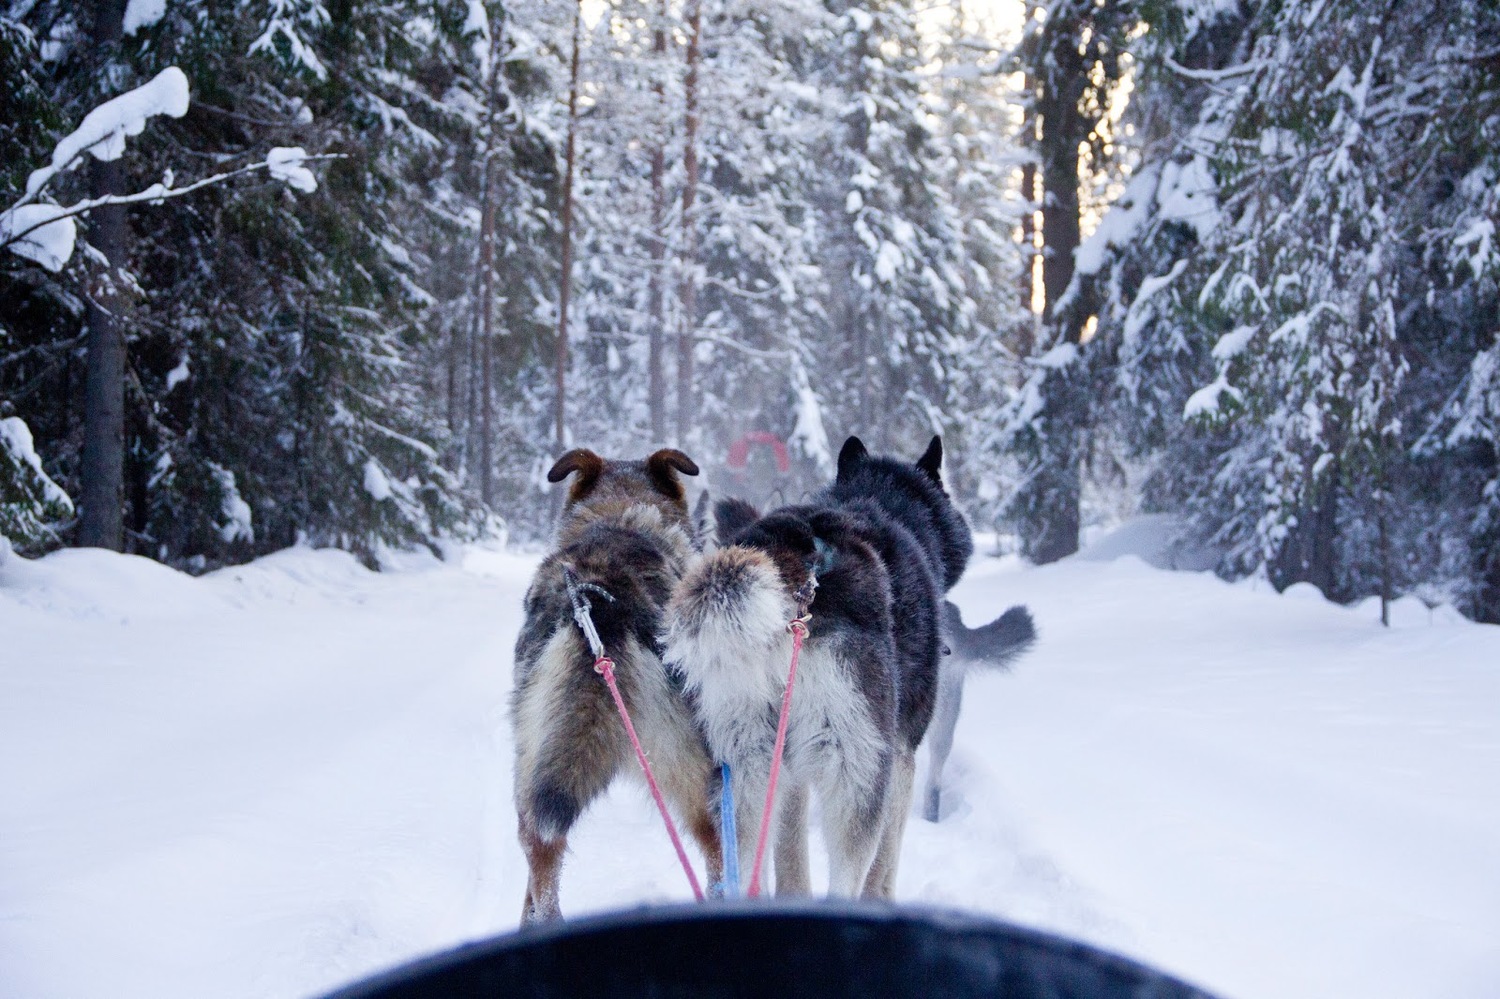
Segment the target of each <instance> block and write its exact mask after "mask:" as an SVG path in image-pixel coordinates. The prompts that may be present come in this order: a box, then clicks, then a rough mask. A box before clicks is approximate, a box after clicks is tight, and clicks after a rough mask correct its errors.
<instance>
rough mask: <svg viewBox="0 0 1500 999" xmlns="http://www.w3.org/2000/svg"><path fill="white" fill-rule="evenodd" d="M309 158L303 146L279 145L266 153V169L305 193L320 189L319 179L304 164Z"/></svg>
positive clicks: (273, 175) (289, 185) (278, 178)
mask: <svg viewBox="0 0 1500 999" xmlns="http://www.w3.org/2000/svg"><path fill="white" fill-rule="evenodd" d="M306 160H307V150H305V149H303V148H302V147H301V146H277V147H276V148H274V149H272V150H271V151H270V152H269V153H267V154H266V169H267V170H269V171H271V176H272V177H275V178H276V179H277V180H281V181H285V182H286V184H287V186H288V187H295V188H296V189H297V190H299V191H301V192H303V193H304V194H311V193H312V192H313V191H316V190H317V189H318V179H317V178H316V177H314V176H313V172H312V171H311V170H309V169H308V168H307V167H305V166H303V165H302V164H303V163H304V162H305V161H306Z"/></svg>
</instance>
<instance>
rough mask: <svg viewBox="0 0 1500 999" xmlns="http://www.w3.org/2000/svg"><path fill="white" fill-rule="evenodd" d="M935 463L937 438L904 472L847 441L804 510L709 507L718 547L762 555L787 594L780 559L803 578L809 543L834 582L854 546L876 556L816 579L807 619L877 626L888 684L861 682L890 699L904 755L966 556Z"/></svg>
mask: <svg viewBox="0 0 1500 999" xmlns="http://www.w3.org/2000/svg"><path fill="white" fill-rule="evenodd" d="M941 460H942V447H941V444H940V443H939V442H938V441H937V439H936V438H934V443H933V444H931V445H929V447H928V449H927V453H926V454H924V455H923V456H922V458H921V460H920V461H919V462H918V463H917V464H916V465H912V464H906V463H903V462H900V461H897V460H894V459H891V458H878V457H872V456H871V455H870V453H869V451H868V450H866V448H865V446H864V444H863V442H861V441H860V439H859V438H858V437H850V438H849V439H848V441H846V442H845V443H844V447H843V449H842V450H841V451H840V452H839V460H838V477H837V479H836V480H835V482H834V483H833V484H832V485H831V486H829V487H828V488H827V489H825V490H823V491H822V492H821V493H819V494H818V495H817V496H815V497H814V498H813V502H812V503H810V504H807V505H805V506H795V507H783V508H782V509H780V510H777V511H774V512H773V513H771V514H768V515H767V516H766V517H764V518H761V519H760V520H758V521H757V520H753V518H754V516H755V510H754V508H753V507H751V506H750V505H749V504H747V503H745V502H743V501H741V500H721V501H720V502H719V503H718V504H717V505H716V507H715V509H714V513H715V518H716V520H717V522H718V526H719V540H720V543H721V544H726V545H727V544H738V545H749V546H751V547H755V548H760V549H762V550H764V551H766V552H767V553H769V554H770V555H771V556H772V557H773V558H775V559H776V560H777V564H778V566H780V567H781V569H782V575H783V578H784V580H785V581H786V583H787V585H788V587H789V588H791V589H795V588H796V587H797V586H798V585H800V583H801V579H800V578H797V573H796V572H795V570H794V569H793V568H792V561H793V558H791V557H789V556H794V557H795V558H796V559H802V560H803V561H804V562H805V564H804V566H803V570H802V578H805V575H806V570H807V568H808V567H810V566H812V565H813V564H814V562H813V560H814V559H815V557H816V555H815V550H814V548H815V546H814V539H821V540H822V541H824V542H825V543H826V544H827V545H828V546H829V548H831V550H832V559H833V562H832V565H833V570H834V573H835V574H836V573H837V571H838V567H839V565H840V562H841V561H842V560H843V559H845V558H847V557H849V555H850V551H851V547H852V546H854V545H859V546H863V547H864V548H867V549H869V550H871V551H873V552H874V553H875V555H876V556H878V560H877V563H876V564H875V565H873V566H871V567H870V569H869V571H868V578H860V579H859V580H858V581H856V582H855V583H854V584H853V585H850V586H836V587H835V586H829V585H825V584H824V583H823V581H822V580H820V581H819V587H818V590H817V594H816V599H815V600H814V602H813V605H812V613H813V617H814V620H815V621H816V622H817V625H816V626H817V627H818V628H819V629H826V628H835V629H839V628H853V629H866V628H876V629H879V630H881V631H885V632H886V633H887V634H889V635H890V637H891V642H892V646H893V649H894V652H895V661H894V666H895V673H894V676H890V677H888V678H886V677H880V678H877V677H871V678H869V679H870V680H874V681H878V682H880V683H883V684H884V685H887V686H889V688H890V689H893V690H894V691H895V692H896V724H897V731H898V732H899V733H900V735H901V737H902V738H903V739H904V740H905V742H906V744H907V746H908V747H909V748H910V749H913V750H915V749H916V747H917V745H918V744H919V743H920V742H921V741H922V736H923V735H924V734H925V733H926V731H927V726H928V724H929V722H930V721H931V719H932V712H933V706H934V703H935V700H936V697H937V676H938V662H939V657H940V655H941V651H942V644H941V638H940V628H939V619H938V602H939V600H940V599H941V598H942V595H943V593H944V592H946V590H947V588H948V587H949V586H950V585H951V584H952V583H953V582H957V580H958V577H959V576H961V575H962V574H963V570H964V567H965V566H966V565H967V563H968V559H969V556H970V555H971V554H973V550H974V543H973V540H972V539H971V537H970V535H969V529H968V525H967V524H965V523H964V520H963V515H962V514H960V513H959V512H958V510H957V509H956V508H955V507H954V506H953V503H952V501H951V500H949V498H948V495H947V493H946V492H945V491H944V490H943V488H942V484H941V481H940V479H938V478H936V477H935V476H936V475H937V473H938V464H937V463H940V462H941ZM877 576H878V577H880V578H876V577H877ZM881 592H886V593H889V594H890V603H889V606H888V607H886V608H878V607H876V606H874V605H876V604H878V603H880V601H878V600H874V599H872V596H873V595H874V594H877V593H881ZM870 665H872V666H873V664H870ZM865 686H866V688H867V689H868V688H869V687H870V686H871V684H869V683H867V684H866V685H865Z"/></svg>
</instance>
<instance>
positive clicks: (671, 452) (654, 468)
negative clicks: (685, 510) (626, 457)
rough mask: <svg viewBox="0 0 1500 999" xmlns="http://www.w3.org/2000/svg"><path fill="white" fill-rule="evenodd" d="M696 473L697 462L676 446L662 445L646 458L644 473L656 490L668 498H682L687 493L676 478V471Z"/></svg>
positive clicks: (686, 473)
mask: <svg viewBox="0 0 1500 999" xmlns="http://www.w3.org/2000/svg"><path fill="white" fill-rule="evenodd" d="M678 472H681V473H682V474H684V475H697V474H698V463H697V462H695V461H693V459H691V458H689V457H688V456H687V455H685V454H683V453H682V452H681V451H678V450H677V449H676V448H670V447H664V448H662V449H661V450H660V451H657V452H656V453H655V454H653V455H651V457H649V458H647V459H646V474H647V475H649V476H651V483H652V484H653V485H654V486H656V491H657V492H659V493H661V494H662V495H663V496H666V497H668V498H670V499H675V500H680V499H683V498H684V497H685V496H686V495H687V493H686V492H685V491H684V490H683V488H682V483H681V482H679V481H678V480H677V473H678Z"/></svg>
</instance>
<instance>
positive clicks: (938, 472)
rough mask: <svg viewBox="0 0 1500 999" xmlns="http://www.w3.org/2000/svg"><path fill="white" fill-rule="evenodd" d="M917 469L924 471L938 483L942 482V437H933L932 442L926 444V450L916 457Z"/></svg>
mask: <svg viewBox="0 0 1500 999" xmlns="http://www.w3.org/2000/svg"><path fill="white" fill-rule="evenodd" d="M917 470H918V471H920V472H926V473H927V477H928V478H929V479H931V480H932V481H933V482H936V483H937V484H938V485H942V484H943V439H942V438H941V437H933V438H932V443H931V444H929V445H927V450H926V451H924V452H923V453H922V457H920V458H918V459H917Z"/></svg>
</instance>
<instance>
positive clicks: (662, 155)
mask: <svg viewBox="0 0 1500 999" xmlns="http://www.w3.org/2000/svg"><path fill="white" fill-rule="evenodd" d="M666 20H667V10H666V4H665V2H663V5H662V11H661V23H659V24H658V25H657V27H656V33H655V36H654V37H653V38H652V40H651V50H652V51H653V52H654V53H656V73H657V74H658V75H657V78H656V83H655V85H654V87H653V90H654V91H655V93H656V106H657V109H658V111H660V112H663V114H662V118H661V122H660V124H661V128H662V131H663V133H665V132H666V126H667V119H666V115H665V113H664V112H665V110H666V107H665V105H666V88H665V87H664V86H663V83H662V79H661V75H660V74H661V73H663V72H665V70H666V60H665V58H664V57H665V56H666V53H667V26H666ZM665 147H666V135H665V134H663V135H662V136H661V137H660V141H658V142H657V143H656V146H655V147H654V148H653V149H652V150H651V274H650V284H649V290H648V296H649V303H648V310H649V312H650V313H651V330H650V334H649V335H650V343H649V354H648V357H647V362H646V368H647V375H648V380H649V386H650V392H649V397H648V399H647V404H648V405H649V406H650V410H651V440H652V442H653V443H654V444H659V443H662V442H664V441H665V440H666V437H667V379H666V372H665V371H664V370H663V367H664V365H665V362H666V359H665V357H663V354H664V353H665V346H666V344H665V340H666V332H667V331H666V301H665V296H664V295H663V294H662V282H663V281H664V280H665V278H666V274H665V272H664V268H665V267H666V261H667V229H666V226H667V188H666V174H667V156H666V148H665Z"/></svg>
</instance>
